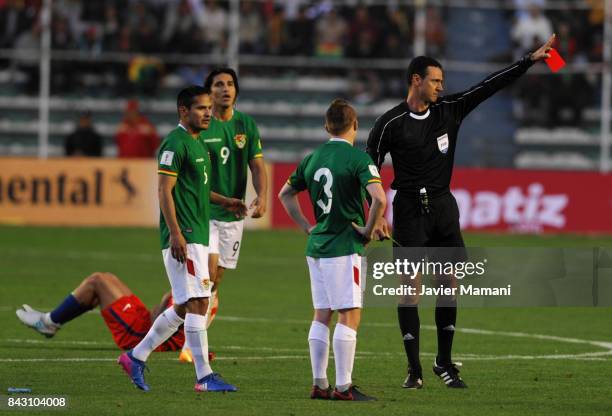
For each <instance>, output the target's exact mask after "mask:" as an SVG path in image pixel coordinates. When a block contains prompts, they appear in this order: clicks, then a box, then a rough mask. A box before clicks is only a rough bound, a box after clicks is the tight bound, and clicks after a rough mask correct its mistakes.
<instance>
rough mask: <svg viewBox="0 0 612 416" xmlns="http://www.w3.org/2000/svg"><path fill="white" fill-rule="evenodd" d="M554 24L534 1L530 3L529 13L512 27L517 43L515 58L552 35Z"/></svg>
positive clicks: (513, 36)
mask: <svg viewBox="0 0 612 416" xmlns="http://www.w3.org/2000/svg"><path fill="white" fill-rule="evenodd" d="M552 33H553V30H552V24H551V23H550V20H549V19H548V18H547V17H546V16H545V15H544V13H542V10H541V9H540V8H539V7H538V6H537V5H536V4H534V3H531V4H530V5H529V13H528V14H527V15H526V16H524V17H522V18H520V19H519V20H518V21H517V22H516V24H515V25H514V27H513V28H512V33H511V36H512V40H513V41H514V42H515V43H516V45H517V48H516V49H515V59H519V58H520V56H521V55H523V54H524V53H526V52H528V51H530V50H533V49H534V45H540V44H542V43H544V42H546V40H547V39H548V38H549V37H550V35H552Z"/></svg>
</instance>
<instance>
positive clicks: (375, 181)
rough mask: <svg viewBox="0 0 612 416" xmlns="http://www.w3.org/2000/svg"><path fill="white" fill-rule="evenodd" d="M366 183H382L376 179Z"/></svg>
mask: <svg viewBox="0 0 612 416" xmlns="http://www.w3.org/2000/svg"><path fill="white" fill-rule="evenodd" d="M368 183H382V181H381V180H380V179H378V178H372V179H370V180H369V181H368Z"/></svg>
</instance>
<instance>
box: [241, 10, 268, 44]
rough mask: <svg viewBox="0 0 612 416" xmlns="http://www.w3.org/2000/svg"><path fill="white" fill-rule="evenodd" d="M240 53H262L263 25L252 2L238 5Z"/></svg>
mask: <svg viewBox="0 0 612 416" xmlns="http://www.w3.org/2000/svg"><path fill="white" fill-rule="evenodd" d="M239 33H240V52H242V53H255V54H260V53H263V51H264V46H263V44H262V40H263V37H264V23H263V19H262V18H261V14H260V13H259V10H258V9H257V8H255V6H254V5H253V2H252V1H243V2H241V3H240V32H239Z"/></svg>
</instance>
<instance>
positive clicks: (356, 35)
mask: <svg viewBox="0 0 612 416" xmlns="http://www.w3.org/2000/svg"><path fill="white" fill-rule="evenodd" d="M379 35H380V30H379V28H378V25H377V24H376V23H375V22H374V20H373V19H372V18H371V17H370V12H369V11H368V8H367V7H366V6H359V7H358V8H357V10H356V11H355V16H354V18H353V20H352V22H351V25H350V28H349V31H348V55H349V56H351V57H353V58H373V57H374V55H375V54H376V53H377V50H378V40H379Z"/></svg>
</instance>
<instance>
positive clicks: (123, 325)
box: [16, 272, 185, 351]
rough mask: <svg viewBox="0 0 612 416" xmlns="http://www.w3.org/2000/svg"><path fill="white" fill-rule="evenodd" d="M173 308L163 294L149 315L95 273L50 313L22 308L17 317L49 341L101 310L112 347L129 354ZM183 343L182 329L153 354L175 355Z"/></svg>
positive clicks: (126, 291) (110, 279) (115, 282)
mask: <svg viewBox="0 0 612 416" xmlns="http://www.w3.org/2000/svg"><path fill="white" fill-rule="evenodd" d="M172 304H173V302H172V296H171V295H170V293H166V294H165V295H164V296H163V297H162V299H161V302H160V303H159V305H155V306H154V307H153V310H152V311H149V310H148V309H147V307H146V306H145V305H144V304H143V303H142V301H141V300H140V299H139V298H138V296H136V295H135V294H134V293H133V292H132V291H131V290H130V288H129V287H128V286H127V285H126V284H125V283H124V282H122V281H121V280H120V279H119V278H118V277H117V276H115V275H114V274H112V273H100V272H96V273H92V274H90V275H89V276H87V277H86V278H85V279H83V281H82V282H81V284H80V285H79V286H77V288H76V289H74V290H73V291H72V292H71V293H70V294H69V295H68V296H67V297H66V298H65V299H64V300H63V301H62V303H60V304H59V305H58V306H57V307H56V308H55V309H53V310H52V311H51V312H46V313H45V312H40V311H37V310H35V309H33V308H32V307H30V306H29V305H23V307H22V308H20V309H18V310H17V312H16V313H17V317H18V318H19V320H20V321H21V322H22V323H23V324H24V325H27V326H29V327H30V328H32V329H34V330H35V331H37V332H38V333H40V334H42V335H44V336H46V337H47V338H51V337H53V336H54V335H55V334H56V333H57V331H58V330H59V329H60V328H61V327H62V325H64V324H66V323H67V322H70V321H72V320H73V319H75V318H77V317H79V316H81V315H82V314H84V313H85V312H87V311H90V310H92V309H94V308H95V307H100V313H101V314H102V317H103V318H104V322H105V323H106V326H107V327H108V329H109V330H110V332H111V334H112V336H113V340H114V341H115V344H117V346H118V347H119V348H121V349H122V350H128V349H130V348H134V346H135V345H136V344H138V343H139V342H140V340H142V338H143V337H144V336H145V334H146V333H147V331H148V330H149V328H151V323H152V322H153V321H154V320H155V318H157V316H158V315H159V314H160V313H161V312H162V311H164V310H165V309H166V308H168V307H170V306H171V305H172ZM184 342H185V336H184V334H183V330H182V328H181V329H179V330H178V331H176V332H175V333H174V334H173V335H172V336H171V337H170V338H169V339H168V340H167V341H166V342H164V343H163V344H161V345H160V346H159V347H158V348H157V349H156V350H155V351H176V350H178V349H180V348H181V347H182V346H183V344H184Z"/></svg>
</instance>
